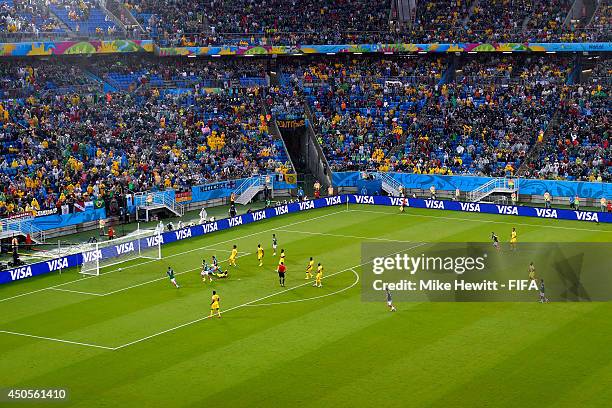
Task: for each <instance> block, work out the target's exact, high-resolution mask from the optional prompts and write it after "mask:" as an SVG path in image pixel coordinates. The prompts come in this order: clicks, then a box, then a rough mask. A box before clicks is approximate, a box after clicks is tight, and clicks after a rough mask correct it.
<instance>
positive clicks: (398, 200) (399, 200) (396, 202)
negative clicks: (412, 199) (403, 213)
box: [389, 197, 408, 207]
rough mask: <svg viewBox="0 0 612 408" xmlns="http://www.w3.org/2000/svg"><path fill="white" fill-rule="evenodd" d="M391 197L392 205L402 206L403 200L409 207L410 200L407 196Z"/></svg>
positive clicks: (405, 205)
mask: <svg viewBox="0 0 612 408" xmlns="http://www.w3.org/2000/svg"><path fill="white" fill-rule="evenodd" d="M389 199H390V200H391V205H396V206H398V207H400V206H401V205H402V202H403V203H404V207H408V200H407V199H405V198H399V197H389Z"/></svg>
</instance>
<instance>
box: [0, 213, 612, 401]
mask: <svg viewBox="0 0 612 408" xmlns="http://www.w3.org/2000/svg"><path fill="white" fill-rule="evenodd" d="M513 226H514V227H516V228H517V231H518V234H519V240H520V241H521V242H610V241H612V227H610V226H608V225H597V224H594V223H580V222H571V221H557V220H542V219H531V218H519V217H509V216H508V217H504V216H495V215H485V214H467V213H456V212H448V211H433V210H417V209H410V210H409V211H408V212H407V213H404V214H400V213H399V212H398V210H397V208H389V207H371V206H358V205H355V206H351V207H350V208H349V209H348V210H347V209H346V207H343V206H339V207H333V208H326V209H320V210H312V211H309V212H303V213H298V214H294V215H288V216H283V217H276V218H272V219H269V220H266V221H263V222H259V223H255V224H249V225H245V226H241V227H237V228H234V229H231V230H227V231H223V232H218V233H214V234H211V235H208V236H204V237H199V238H194V239H190V240H185V241H181V242H178V243H174V244H169V245H166V246H164V247H163V248H162V252H163V259H162V260H156V261H151V260H143V259H141V260H137V261H132V262H130V263H125V264H122V265H120V266H121V269H119V267H118V266H114V267H110V268H108V269H104V270H102V274H101V275H100V276H95V277H83V276H81V275H79V273H78V271H76V270H68V271H64V272H63V273H61V274H59V273H54V274H50V275H48V276H44V277H39V278H34V279H30V280H25V281H21V282H17V283H14V284H9V285H3V286H1V287H0V367H1V368H0V388H2V389H3V390H2V392H3V393H4V394H5V393H6V391H7V390H8V389H15V388H17V389H37V388H46V389H48V388H62V389H66V390H67V392H68V397H67V399H66V400H65V401H63V402H57V403H54V404H52V405H56V406H78V407H98V406H108V407H111V406H113V407H114V406H119V407H124V406H135V407H136V406H137V407H183V406H185V407H208V406H211V407H212V406H214V407H245V406H256V407H262V406H271V407H278V406H294V407H295V406H300V407H321V406H323V407H331V406H333V407H371V406H398V407H426V406H427V407H429V406H434V407H487V406H490V407H539V408H541V407H543V406H547V407H609V406H610V401H612V348H611V347H610V344H611V340H612V325H611V324H610V322H611V321H612V304H610V303H607V302H582V303H569V302H568V303H561V302H559V303H554V302H553V303H549V304H545V305H543V304H539V303H537V302H535V301H534V302H533V303H511V302H506V303H485V302H483V303H468V302H466V303H435V302H420V303H417V302H411V303H397V304H396V306H397V308H398V311H397V312H396V313H390V312H389V311H388V309H387V307H386V305H385V303H384V299H382V298H381V300H380V302H364V301H362V298H361V287H360V283H359V278H360V274H361V267H362V265H361V263H362V261H361V245H362V243H363V242H382V243H384V242H388V243H390V244H391V243H394V242H407V241H412V242H474V241H480V242H488V241H489V236H490V234H491V231H495V232H496V233H497V234H498V235H499V236H500V238H501V240H502V243H503V245H507V241H508V237H509V235H510V230H511V228H512V227H513ZM272 233H275V234H276V235H277V237H278V240H279V250H280V248H284V249H285V251H286V253H287V258H286V263H287V269H288V272H287V284H286V287H285V288H281V287H279V284H278V279H277V275H276V273H275V267H276V265H277V263H278V256H277V257H273V256H272V250H271V244H272ZM258 243H261V244H262V246H263V247H264V249H265V251H266V253H265V261H264V266H263V267H258V265H257V259H256V255H255V252H256V247H257V244H258ZM234 244H235V245H237V246H238V250H239V255H240V257H239V258H238V267H237V268H232V269H230V278H229V279H223V280H221V279H220V280H216V281H214V282H213V283H205V284H204V283H202V280H201V278H200V275H199V266H200V263H201V260H202V258H207V259H210V257H211V256H212V255H216V256H217V257H218V258H219V259H226V258H227V256H228V255H229V252H230V249H231V246H232V245H234ZM310 256H312V257H314V259H315V261H316V262H321V263H323V265H324V266H325V279H324V280H323V287H322V288H315V287H312V281H307V280H305V279H304V277H305V274H304V269H305V266H306V263H307V261H308V258H309V257H310ZM168 265H170V266H172V267H173V268H174V270H175V271H176V272H177V280H178V282H179V284H180V285H181V288H180V289H175V288H174V287H173V286H172V285H171V284H170V282H169V281H168V279H167V278H166V276H165V270H166V268H167V266H168ZM222 266H223V267H224V268H225V267H226V266H227V263H226V262H225V261H223V262H222ZM602 273H608V274H609V273H612V271H606V270H602ZM213 289H214V290H217V292H218V293H219V295H220V297H221V308H222V311H223V314H222V318H221V319H217V318H208V314H209V305H210V297H211V291H212V290H213ZM0 404H1V405H2V406H9V403H8V402H7V400H6V399H5V400H3V401H0ZM42 404H43V403H37V404H36V405H37V406H41V405H42ZM15 405H16V406H28V405H29V404H28V403H27V402H20V403H15ZM33 405H34V404H33Z"/></svg>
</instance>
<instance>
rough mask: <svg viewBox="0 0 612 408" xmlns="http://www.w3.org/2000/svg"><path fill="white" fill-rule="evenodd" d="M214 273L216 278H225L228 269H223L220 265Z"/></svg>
mask: <svg viewBox="0 0 612 408" xmlns="http://www.w3.org/2000/svg"><path fill="white" fill-rule="evenodd" d="M214 275H215V278H218V279H226V278H227V277H228V276H229V274H228V270H227V269H226V270H225V271H224V270H222V269H221V267H219V268H218V269H217V272H216V273H215V274H214Z"/></svg>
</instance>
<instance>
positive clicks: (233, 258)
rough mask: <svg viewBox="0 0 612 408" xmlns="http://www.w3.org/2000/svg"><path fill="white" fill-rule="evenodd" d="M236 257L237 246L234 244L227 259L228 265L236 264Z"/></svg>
mask: <svg viewBox="0 0 612 408" xmlns="http://www.w3.org/2000/svg"><path fill="white" fill-rule="evenodd" d="M236 257H238V248H236V245H234V247H233V248H232V253H231V254H230V257H229V260H228V261H229V265H230V266H237V265H236Z"/></svg>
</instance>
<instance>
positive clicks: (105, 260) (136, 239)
mask: <svg viewBox="0 0 612 408" xmlns="http://www.w3.org/2000/svg"><path fill="white" fill-rule="evenodd" d="M161 244H162V237H161V235H160V233H159V232H158V231H155V230H143V229H139V230H137V231H135V232H133V233H131V234H128V235H125V236H123V237H121V238H117V239H113V240H110V241H103V242H95V243H91V244H89V248H87V250H85V251H83V252H82V257H83V262H82V264H81V271H80V273H81V274H83V275H94V276H96V275H100V270H101V269H103V268H107V267H109V266H113V265H118V264H121V263H124V262H127V261H131V260H134V259H138V258H145V259H161V258H162V254H161Z"/></svg>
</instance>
